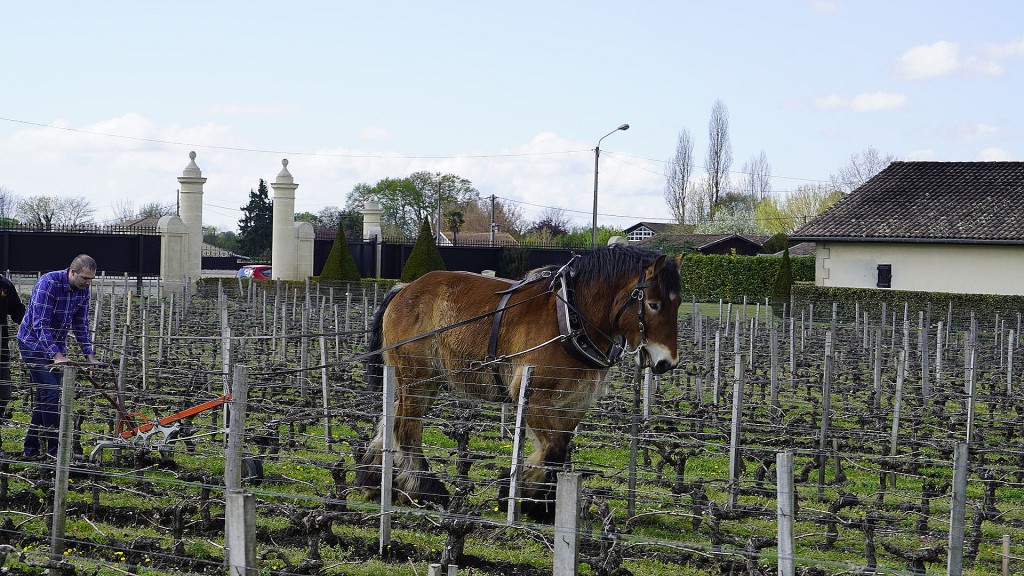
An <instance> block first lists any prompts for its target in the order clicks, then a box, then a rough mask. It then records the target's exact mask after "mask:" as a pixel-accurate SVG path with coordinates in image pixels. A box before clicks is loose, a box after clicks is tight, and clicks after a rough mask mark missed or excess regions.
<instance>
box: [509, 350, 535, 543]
mask: <svg viewBox="0 0 1024 576" xmlns="http://www.w3.org/2000/svg"><path fill="white" fill-rule="evenodd" d="M532 378H533V366H523V375H522V378H521V379H520V381H519V401H518V403H517V405H516V425H515V431H514V432H513V436H512V469H511V470H510V471H509V475H508V513H507V515H506V520H507V521H508V523H509V524H512V523H513V522H517V521H518V520H519V508H520V502H519V487H520V486H519V485H520V478H521V476H522V475H523V474H522V470H523V442H524V441H525V440H526V400H527V399H528V398H529V397H530V380H531V379H532Z"/></svg>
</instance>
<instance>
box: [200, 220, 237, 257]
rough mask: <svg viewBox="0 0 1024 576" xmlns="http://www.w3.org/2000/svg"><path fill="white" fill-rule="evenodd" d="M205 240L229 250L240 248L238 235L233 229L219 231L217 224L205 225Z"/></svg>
mask: <svg viewBox="0 0 1024 576" xmlns="http://www.w3.org/2000/svg"><path fill="white" fill-rule="evenodd" d="M203 242H206V243H207V244H209V245H211V246H216V247H218V248H223V249H224V250H227V251H228V252H235V251H237V250H238V235H237V234H235V233H234V232H232V231H231V230H227V231H224V232H219V231H218V230H217V227H216V226H203Z"/></svg>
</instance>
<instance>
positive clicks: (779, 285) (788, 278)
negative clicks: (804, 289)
mask: <svg viewBox="0 0 1024 576" xmlns="http://www.w3.org/2000/svg"><path fill="white" fill-rule="evenodd" d="M792 292H793V263H792V262H790V260H789V247H786V249H785V250H784V251H783V252H782V262H781V263H780V264H779V271H778V272H776V274H775V280H774V281H773V282H772V294H771V298H772V302H773V303H774V304H775V306H776V307H777V308H779V313H780V314H781V307H782V306H781V305H782V304H783V303H784V302H789V296H790V294H792Z"/></svg>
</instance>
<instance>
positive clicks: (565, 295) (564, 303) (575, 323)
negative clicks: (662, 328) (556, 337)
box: [552, 255, 656, 368]
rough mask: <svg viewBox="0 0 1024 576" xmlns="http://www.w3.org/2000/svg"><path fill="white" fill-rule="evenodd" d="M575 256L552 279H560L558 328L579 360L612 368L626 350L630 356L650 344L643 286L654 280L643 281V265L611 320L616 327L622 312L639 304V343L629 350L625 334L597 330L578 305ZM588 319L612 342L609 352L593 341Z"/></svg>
mask: <svg viewBox="0 0 1024 576" xmlns="http://www.w3.org/2000/svg"><path fill="white" fill-rule="evenodd" d="M575 258H576V255H573V258H572V259H570V260H569V262H568V263H567V264H566V265H565V266H563V267H562V269H561V270H559V271H558V274H557V278H556V279H555V281H552V287H554V284H555V282H556V281H557V282H558V285H559V286H558V289H557V292H556V294H555V296H556V298H557V299H558V302H559V304H560V305H558V306H557V308H558V329H559V332H561V334H562V336H563V337H564V340H563V341H562V342H563V344H564V345H565V348H566V350H567V351H568V352H569V353H570V354H572V355H573V356H575V357H576V358H577V359H579V360H581V361H583V362H587V363H590V364H593V365H594V366H596V367H598V368H610V367H611V366H614V365H615V364H617V363H618V362H619V361H620V360H621V359H622V355H623V353H624V352H625V353H628V354H629V355H633V354H636V353H637V352H639V351H640V349H642V348H643V347H644V346H646V345H647V327H646V325H645V324H644V306H643V300H644V289H645V288H649V287H651V286H654V285H655V284H656V282H655V281H653V280H651V281H648V282H644V281H643V279H644V272H643V268H642V267H641V270H640V275H639V277H638V278H637V282H636V286H634V287H633V291H632V292H631V293H630V295H629V298H628V299H626V301H625V302H623V304H622V306H621V307H620V308H619V311H618V313H616V314H615V319H614V321H613V322H612V326H617V325H618V323H619V319H621V318H622V314H623V313H624V312H625V311H626V310H628V309H629V306H630V304H632V302H633V300H636V304H637V322H638V325H639V329H640V343H639V344H637V346H636V348H634V349H633V350H630V349H628V347H627V346H626V344H625V338H623V337H622V336H619V337H616V338H612V337H610V336H608V335H607V334H605V333H604V332H602V331H601V330H600V329H598V328H597V327H596V326H595V325H594V323H593V322H592V321H590V320H589V319H588V318H586V317H585V316H584V315H583V314H582V313H581V312H580V311H579V308H577V306H576V291H575V288H574V287H570V286H569V283H570V279H571V278H572V277H573V275H574V274H573V270H572V268H571V267H570V265H571V264H572V261H573V260H574V259H575ZM584 322H586V323H587V324H589V325H590V326H592V327H593V328H594V329H595V330H597V332H598V333H599V334H600V335H601V336H603V337H604V338H605V339H606V340H608V341H609V342H611V343H612V346H611V348H610V349H609V350H608V352H604V351H603V350H601V349H600V348H599V347H598V346H597V345H596V344H595V343H594V341H593V340H592V339H591V338H590V336H589V335H588V334H587V331H586V329H585V328H584V326H583V323H584Z"/></svg>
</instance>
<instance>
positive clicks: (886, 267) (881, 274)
mask: <svg viewBox="0 0 1024 576" xmlns="http://www.w3.org/2000/svg"><path fill="white" fill-rule="evenodd" d="M878 287H879V288H892V264H879V265H878Z"/></svg>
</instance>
